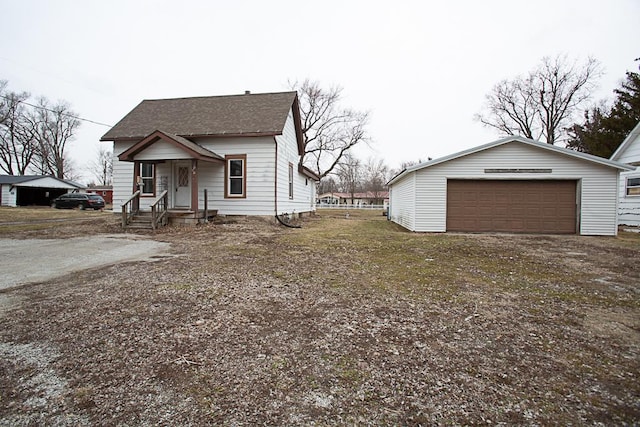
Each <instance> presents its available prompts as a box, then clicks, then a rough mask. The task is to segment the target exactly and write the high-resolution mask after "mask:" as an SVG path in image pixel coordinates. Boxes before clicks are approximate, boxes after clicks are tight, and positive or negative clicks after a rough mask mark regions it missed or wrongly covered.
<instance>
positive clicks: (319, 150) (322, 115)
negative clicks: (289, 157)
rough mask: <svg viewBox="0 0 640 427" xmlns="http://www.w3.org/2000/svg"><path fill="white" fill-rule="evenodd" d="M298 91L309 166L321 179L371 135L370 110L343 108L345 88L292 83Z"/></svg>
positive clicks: (306, 160)
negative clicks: (369, 126)
mask: <svg viewBox="0 0 640 427" xmlns="http://www.w3.org/2000/svg"><path fill="white" fill-rule="evenodd" d="M290 86H291V88H292V89H294V90H296V91H297V92H298V98H299V100H300V113H301V121H302V133H303V136H304V147H305V148H304V156H303V158H302V162H303V164H304V165H305V166H307V167H308V168H310V169H311V170H313V171H314V172H316V173H317V174H318V175H319V176H320V178H321V179H322V178H324V177H325V176H327V175H329V174H330V173H331V172H332V171H333V170H334V169H335V168H336V166H337V165H338V164H339V163H340V162H341V160H342V158H343V156H345V154H346V153H348V152H349V150H350V149H351V148H353V147H354V146H355V145H357V144H359V143H361V142H367V141H368V140H369V137H368V135H367V132H366V125H367V123H368V120H369V113H367V112H359V111H354V110H351V109H348V108H342V107H340V105H339V104H340V98H341V92H342V88H339V87H332V88H330V89H328V90H326V89H323V88H322V87H320V84H319V83H317V82H313V81H310V80H308V79H307V80H305V81H303V82H302V83H298V82H295V83H290Z"/></svg>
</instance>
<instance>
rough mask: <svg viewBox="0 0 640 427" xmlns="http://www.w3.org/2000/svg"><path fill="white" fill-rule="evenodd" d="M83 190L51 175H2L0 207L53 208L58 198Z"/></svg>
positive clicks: (79, 186)
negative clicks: (52, 205) (53, 201)
mask: <svg viewBox="0 0 640 427" xmlns="http://www.w3.org/2000/svg"><path fill="white" fill-rule="evenodd" d="M83 188H84V186H82V185H80V184H78V183H76V182H73V181H68V180H64V179H59V178H56V177H54V176H51V175H0V206H13V207H15V206H51V201H52V200H53V199H55V198H56V197H58V196H60V195H62V194H64V193H68V192H71V191H79V190H81V189H83Z"/></svg>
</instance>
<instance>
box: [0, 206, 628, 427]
mask: <svg viewBox="0 0 640 427" xmlns="http://www.w3.org/2000/svg"><path fill="white" fill-rule="evenodd" d="M301 225H302V228H301V229H291V228H284V227H282V226H278V225H275V224H273V223H272V222H271V221H269V220H259V219H251V220H249V219H238V220H227V221H217V222H215V223H210V224H206V225H201V226H198V227H195V228H192V229H187V228H167V229H164V230H162V231H160V232H156V233H155V234H154V235H153V238H154V239H156V240H158V241H161V242H166V243H169V244H170V245H171V246H170V250H169V252H170V253H171V254H172V255H173V257H171V258H166V259H160V260H158V261H157V262H153V263H145V262H127V263H121V264H117V265H112V266H109V267H104V268H100V269H91V270H85V271H82V272H78V273H74V274H72V275H68V276H64V277H61V278H57V279H54V280H52V281H49V282H46V283H37V284H31V285H27V286H23V287H19V288H14V289H10V290H6V291H0V296H1V297H2V300H3V301H4V303H3V304H2V305H0V319H1V321H2V328H1V330H0V378H2V381H1V382H0V425H7V426H8V425H34V426H35V425H59V426H65V425H74V426H76V425H256V424H264V425H438V424H444V425H513V424H519V425H548V424H556V425H637V424H639V423H640V381H639V378H638V376H639V375H640V299H639V292H640V268H639V267H638V259H640V238H639V237H640V236H638V235H637V234H635V233H621V235H620V236H619V237H617V238H605V237H580V236H546V235H545V236H537V235H536V236H532V235H492V234H473V235H462V234H414V233H408V232H405V231H403V230H402V229H400V228H399V227H397V226H395V225H393V224H391V223H389V222H387V221H385V220H384V218H382V217H381V216H372V215H370V216H367V215H364V216H361V215H354V214H351V215H350V216H349V218H346V217H345V215H342V214H338V213H334V212H331V213H321V214H320V215H319V216H316V217H312V218H307V219H305V220H303V221H302V223H301ZM0 229H1V228H0ZM115 231H117V223H115V221H114V220H113V219H110V217H103V216H101V217H97V218H95V219H94V220H93V221H92V222H89V223H85V222H83V223H82V224H73V225H60V224H57V225H56V226H55V227H49V228H46V229H38V230H29V229H28V228H20V229H12V228H6V229H3V231H2V233H0V237H2V238H20V239H28V238H65V237H72V236H77V235H78V234H83V233H113V232H115Z"/></svg>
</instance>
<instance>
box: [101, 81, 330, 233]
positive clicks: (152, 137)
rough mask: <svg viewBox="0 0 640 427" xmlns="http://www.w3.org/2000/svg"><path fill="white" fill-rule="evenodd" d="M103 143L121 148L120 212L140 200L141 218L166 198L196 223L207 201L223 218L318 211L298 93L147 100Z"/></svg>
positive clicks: (117, 172)
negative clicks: (307, 163)
mask: <svg viewBox="0 0 640 427" xmlns="http://www.w3.org/2000/svg"><path fill="white" fill-rule="evenodd" d="M101 141H113V143H114V151H113V152H114V159H113V208H114V212H119V211H120V210H121V209H122V207H123V206H125V205H126V204H127V202H128V201H129V200H130V199H132V196H134V195H135V194H138V199H139V200H138V204H139V208H140V210H141V211H144V210H149V209H151V207H152V206H155V205H154V204H156V203H158V201H159V199H160V198H162V197H164V198H165V200H166V205H167V208H168V210H169V211H170V212H174V213H178V214H181V215H182V216H183V217H187V218H191V219H193V220H198V219H199V218H201V216H202V215H203V209H204V207H205V199H206V203H207V209H208V210H209V211H217V214H218V215H258V216H274V215H282V214H300V213H305V212H311V211H314V210H315V200H316V197H315V187H316V186H315V183H316V181H317V180H318V177H317V176H316V175H315V174H314V173H313V172H311V171H310V170H308V169H306V168H304V167H303V166H302V165H301V159H302V156H303V154H304V145H303V139H302V128H301V124H300V111H299V105H298V97H297V94H296V92H281V93H262V94H251V93H249V92H246V93H245V94H244V95H229V96H209V97H194V98H177V99H156V100H144V101H142V102H141V103H140V104H139V105H138V106H137V107H135V108H134V109H133V110H132V111H131V112H130V113H128V114H127V115H126V116H125V117H124V118H123V119H122V120H120V122H118V123H117V124H116V125H115V126H114V127H113V128H111V130H109V131H108V132H107V133H106V134H105V135H104V136H103V137H102V138H101ZM137 192H139V193H137ZM205 193H206V197H205ZM134 197H135V196H134ZM125 209H126V207H125Z"/></svg>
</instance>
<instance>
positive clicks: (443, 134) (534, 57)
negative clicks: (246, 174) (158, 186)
mask: <svg viewBox="0 0 640 427" xmlns="http://www.w3.org/2000/svg"><path fill="white" fill-rule="evenodd" d="M0 6H1V9H0V10H2V25H1V26H0V40H2V41H3V42H2V45H3V47H2V49H1V50H0V79H5V80H8V81H9V89H10V90H14V91H29V92H31V94H32V95H34V96H35V95H44V96H46V97H48V98H49V99H51V100H54V101H55V100H66V101H68V102H70V103H71V105H72V107H73V110H74V111H76V112H77V113H78V114H79V115H80V116H81V117H84V118H88V119H91V120H93V121H97V122H101V123H107V124H112V125H113V124H115V123H116V122H117V121H118V120H120V119H121V118H122V117H123V116H124V115H125V114H126V113H128V112H129V111H130V110H131V109H132V108H133V107H135V106H136V105H137V104H138V103H139V102H140V101H141V100H143V99H157V98H172V97H184V96H207V95H227V94H240V93H244V91H245V90H250V91H252V92H254V93H257V92H277V91H282V90H288V84H287V82H288V81H295V80H303V79H305V78H310V79H312V80H317V81H319V82H320V83H321V84H322V85H324V86H327V87H328V86H332V85H339V86H341V87H343V98H344V99H343V101H344V105H345V106H349V107H352V108H355V109H359V110H367V111H370V113H371V120H370V126H369V131H370V134H371V137H372V139H373V144H372V146H371V149H366V150H365V149H360V150H359V151H358V152H357V154H358V157H360V158H362V159H363V160H365V159H366V158H367V157H369V156H375V157H379V158H382V159H384V160H385V161H386V163H387V164H388V165H389V166H390V167H391V168H397V167H399V165H400V163H401V162H403V161H408V160H417V159H419V158H420V159H423V160H425V159H426V158H427V157H433V158H436V157H441V156H444V155H447V154H451V153H454V152H457V151H460V150H463V149H466V148H470V147H473V146H476V145H480V144H484V143H487V142H490V141H492V140H495V139H497V138H498V137H499V135H498V134H496V133H495V132H494V131H491V130H489V129H486V128H484V127H483V126H482V125H480V124H479V123H478V122H476V121H474V118H473V116H474V114H476V113H478V112H480V111H481V109H482V106H483V103H484V97H485V95H486V94H487V93H488V92H489V91H490V90H491V88H492V86H493V85H494V84H495V83H497V82H498V81H500V80H502V79H505V78H513V77H515V76H516V75H518V74H524V73H526V72H527V71H529V70H531V69H533V68H534V67H535V66H536V65H537V64H538V63H539V62H540V60H541V58H542V57H544V56H555V55H557V54H568V55H569V56H570V57H571V58H575V59H578V60H585V59H586V58H587V57H588V56H592V57H594V58H596V59H598V60H599V61H600V62H601V63H602V65H603V67H604V70H605V72H606V74H605V75H604V77H603V78H602V79H601V80H600V88H599V90H598V92H597V93H596V94H595V99H594V101H595V100H599V99H603V98H609V99H611V98H612V97H613V94H612V91H613V89H615V88H616V87H617V86H618V85H619V83H620V81H621V80H622V79H623V78H624V75H625V72H626V71H637V70H638V65H639V64H640V63H639V62H634V59H635V58H637V57H640V30H639V27H638V22H639V19H640V1H638V0H609V1H604V0H603V1H591V0H535V1H516V0H505V1H492V0H487V1H402V0H394V1H371V0H369V1H350V0H340V1H333V0H329V1H327V0H325V1H314V2H305V1H302V0H299V1H293V0H291V1H278V0H271V1H259V0H251V1H249V0H247V1H242V0H235V1H215V0H211V1H189V0H183V1H175V0H173V1H135V0H128V1H113V0H109V1H82V0H77V1H49V0H41V1H34V0H11V1H10V0H0ZM107 130H108V127H104V126H99V125H95V124H91V123H87V122H83V124H82V126H81V128H80V130H79V131H78V134H77V138H76V140H75V142H74V143H73V144H72V146H71V149H70V153H71V156H72V158H73V159H74V161H75V162H76V167H77V169H78V170H79V171H80V172H82V173H83V175H84V177H85V179H84V181H88V180H89V179H90V174H89V173H88V172H86V171H85V170H84V168H86V167H87V165H88V164H89V163H90V162H92V161H94V160H95V158H96V153H97V150H98V147H100V146H102V147H110V145H109V143H104V142H102V143H101V142H98V140H99V139H100V137H101V136H102V135H103V134H104V133H105V132H106V131H107Z"/></svg>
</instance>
